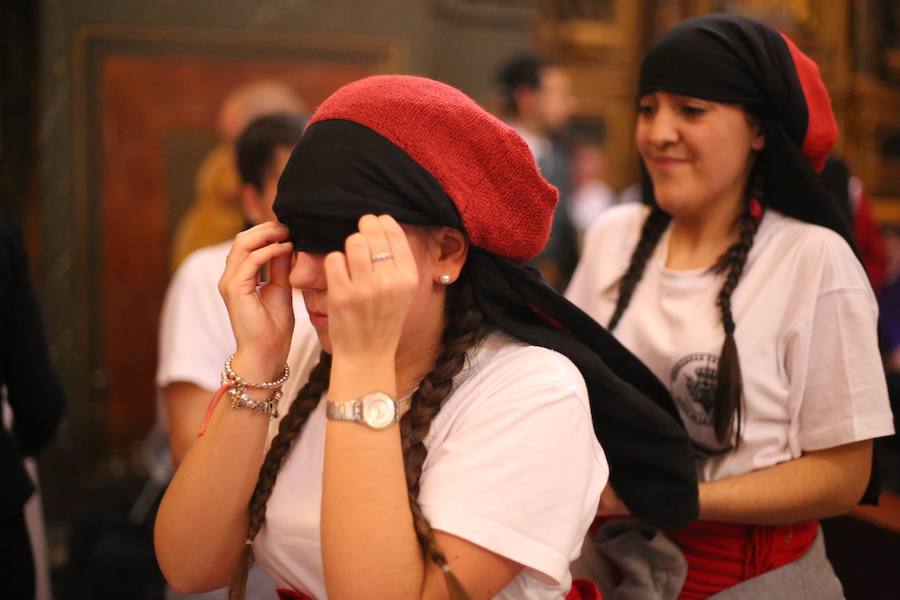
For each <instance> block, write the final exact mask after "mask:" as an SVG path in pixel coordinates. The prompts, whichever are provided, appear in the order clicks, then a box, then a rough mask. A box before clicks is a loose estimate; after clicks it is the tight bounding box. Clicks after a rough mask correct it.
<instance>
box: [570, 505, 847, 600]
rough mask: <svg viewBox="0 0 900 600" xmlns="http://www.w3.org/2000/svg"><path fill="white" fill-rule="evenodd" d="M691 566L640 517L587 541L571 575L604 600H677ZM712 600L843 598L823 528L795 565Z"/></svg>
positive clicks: (612, 523)
mask: <svg viewBox="0 0 900 600" xmlns="http://www.w3.org/2000/svg"><path fill="white" fill-rule="evenodd" d="M686 575H687V562H686V561H685V559H684V556H683V555H682V554H681V550H680V549H679V548H678V546H676V545H675V543H674V542H672V540H670V539H669V538H668V537H666V535H665V534H663V533H662V532H661V531H659V530H658V529H655V528H653V527H651V526H649V525H646V524H645V523H642V522H640V521H638V520H637V519H620V520H615V521H610V522H608V523H605V524H604V525H603V526H602V527H601V528H600V530H599V531H598V532H597V534H596V536H595V537H594V538H593V539H590V538H586V539H585V543H584V546H583V547H582V552H581V556H580V557H579V558H578V559H577V560H576V561H575V562H573V563H572V577H574V578H585V579H592V580H593V581H596V582H597V585H598V586H599V587H600V590H601V592H602V593H603V598H604V600H675V599H676V598H678V594H679V593H680V592H681V587H682V585H684V579H685V576H686ZM712 598H713V599H714V600H843V599H844V590H843V588H842V587H841V582H840V581H839V580H838V578H837V576H836V575H835V573H834V569H832V567H831V563H829V562H828V558H827V557H826V556H825V539H824V536H823V535H822V530H821V529H819V533H818V535H816V539H815V541H814V542H813V545H812V546H811V547H810V549H809V550H808V551H807V552H806V554H804V555H803V556H801V557H800V558H799V559H797V560H795V561H794V562H792V563H790V564H787V565H784V566H783V567H779V568H777V569H773V570H772V571H769V572H768V573H764V574H762V575H760V576H758V577H754V578H752V579H748V580H747V581H744V582H742V583H739V584H738V585H736V586H734V587H731V588H729V589H727V590H724V591H722V592H719V593H718V594H716V595H715V596H712Z"/></svg>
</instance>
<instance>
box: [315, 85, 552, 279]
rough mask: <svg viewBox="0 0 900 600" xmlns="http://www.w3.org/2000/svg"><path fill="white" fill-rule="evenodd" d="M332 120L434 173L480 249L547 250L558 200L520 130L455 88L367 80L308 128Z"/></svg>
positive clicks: (337, 96) (327, 106)
mask: <svg viewBox="0 0 900 600" xmlns="http://www.w3.org/2000/svg"><path fill="white" fill-rule="evenodd" d="M330 119H342V120H346V121H352V122H354V123H358V124H360V125H363V126H365V127H368V128H369V129H372V130H373V131H375V132H376V133H378V134H379V135H381V136H382V137H384V138H386V139H388V140H390V141H391V142H392V143H393V144H394V145H396V146H397V147H399V148H400V149H402V150H403V151H404V152H406V153H407V154H408V155H409V156H410V157H411V158H412V159H413V160H415V161H416V162H417V163H418V164H419V165H421V166H422V167H423V168H424V169H425V170H427V171H428V172H429V173H431V175H432V176H433V177H434V178H435V179H436V180H437V181H438V182H439V183H440V184H441V187H443V188H444V191H446V192H447V195H448V196H450V199H451V200H452V201H453V203H454V204H455V205H456V209H457V211H459V214H460V217H461V218H462V222H463V225H464V226H465V229H466V233H467V234H468V235H469V239H470V240H471V241H472V243H473V244H475V245H476V246H479V247H481V248H484V249H485V250H488V251H490V252H493V253H495V254H499V255H501V256H505V257H507V258H510V259H512V260H515V261H520V262H525V261H528V260H531V259H532V258H534V257H535V256H537V254H538V253H539V252H540V251H541V250H542V249H543V248H544V246H545V245H546V243H547V239H548V238H549V236H550V225H551V221H552V219H553V210H554V208H555V206H556V201H557V198H558V197H559V193H558V192H557V190H556V188H555V187H553V186H552V185H550V184H549V183H547V181H546V180H545V179H544V178H543V177H541V175H540V172H539V171H538V167H537V164H536V163H535V161H534V157H533V156H532V154H531V151H530V150H529V149H528V146H527V145H526V144H525V141H524V140H522V138H521V137H519V135H518V134H517V133H516V132H515V130H513V129H512V128H511V127H509V126H508V125H506V124H505V123H503V122H502V121H500V120H499V119H497V118H496V117H494V116H492V115H491V114H489V113H488V112H487V111H485V110H484V109H482V108H481V107H480V106H478V104H476V103H475V101H473V100H472V99H471V98H469V97H468V96H466V95H465V94H463V93H462V92H461V91H459V90H457V89H456V88H453V87H450V86H449V85H446V84H444V83H441V82H439V81H434V80H432V79H426V78H424V77H413V76H408V75H378V76H374V77H367V78H365V79H361V80H359V81H355V82H353V83H350V84H348V85H345V86H344V87H342V88H341V89H339V90H338V91H336V92H335V93H334V94H332V95H331V96H330V97H329V98H328V99H327V100H325V102H323V103H322V105H321V106H320V107H319V108H318V110H316V112H315V114H313V116H312V118H311V119H310V122H309V123H310V125H312V124H313V123H316V122H319V121H326V120H330Z"/></svg>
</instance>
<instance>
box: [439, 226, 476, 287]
mask: <svg viewBox="0 0 900 600" xmlns="http://www.w3.org/2000/svg"><path fill="white" fill-rule="evenodd" d="M429 253H430V255H431V265H432V272H431V280H432V281H434V282H435V283H436V284H440V285H447V284H448V283H452V282H454V281H456V280H457V279H459V273H460V271H462V268H463V265H464V264H466V257H467V256H468V255H469V240H468V239H466V235H465V234H464V233H463V232H461V231H460V230H458V229H454V228H452V227H433V228H431V230H430V232H429ZM444 276H449V280H447V278H446V277H444Z"/></svg>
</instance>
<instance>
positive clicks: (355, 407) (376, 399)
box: [325, 392, 412, 429]
mask: <svg viewBox="0 0 900 600" xmlns="http://www.w3.org/2000/svg"><path fill="white" fill-rule="evenodd" d="M411 399H412V395H410V396H407V397H406V398H401V399H400V400H394V399H393V398H391V397H390V396H388V395H387V394H385V393H384V392H371V393H369V394H366V395H365V396H361V397H359V398H357V399H356V400H350V401H349V402H332V401H330V400H329V401H328V403H327V405H326V406H325V416H327V417H328V418H329V419H331V420H333V421H353V422H354V423H362V424H363V425H367V426H369V427H371V428H372V429H386V428H387V427H390V426H391V425H393V424H394V423H396V422H397V421H399V420H400V417H402V416H403V413H405V412H406V411H407V410H409V406H410V402H411Z"/></svg>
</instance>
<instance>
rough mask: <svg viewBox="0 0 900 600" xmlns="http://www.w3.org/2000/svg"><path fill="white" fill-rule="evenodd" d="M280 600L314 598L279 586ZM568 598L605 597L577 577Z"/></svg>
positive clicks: (585, 599)
mask: <svg viewBox="0 0 900 600" xmlns="http://www.w3.org/2000/svg"><path fill="white" fill-rule="evenodd" d="M278 600H312V598H310V597H309V596H307V595H306V594H301V593H300V592H298V591H295V590H289V589H287V588H278ZM566 600H603V598H602V597H601V596H600V588H598V587H597V584H596V583H594V582H593V581H588V580H587V579H576V580H574V581H573V582H572V589H571V590H569V593H568V594H567V595H566Z"/></svg>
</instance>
